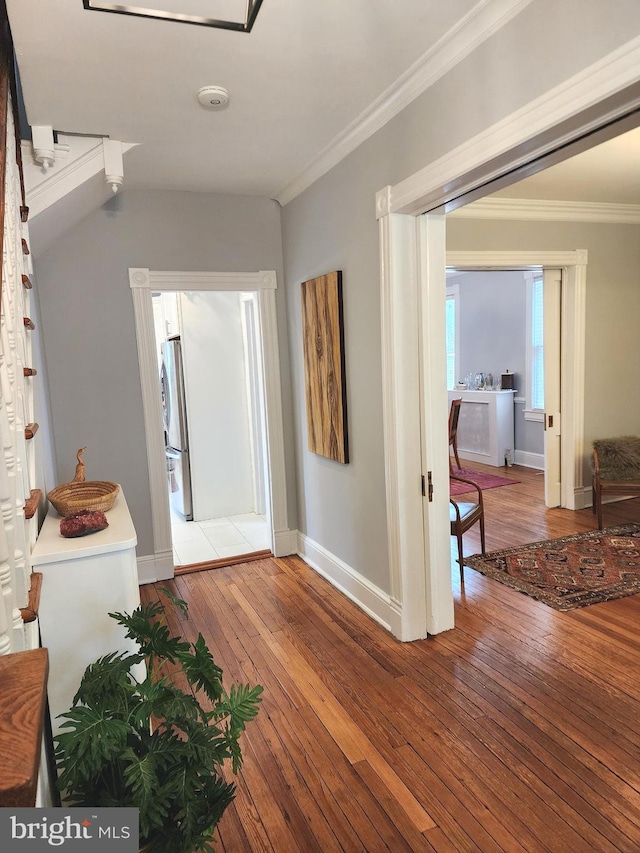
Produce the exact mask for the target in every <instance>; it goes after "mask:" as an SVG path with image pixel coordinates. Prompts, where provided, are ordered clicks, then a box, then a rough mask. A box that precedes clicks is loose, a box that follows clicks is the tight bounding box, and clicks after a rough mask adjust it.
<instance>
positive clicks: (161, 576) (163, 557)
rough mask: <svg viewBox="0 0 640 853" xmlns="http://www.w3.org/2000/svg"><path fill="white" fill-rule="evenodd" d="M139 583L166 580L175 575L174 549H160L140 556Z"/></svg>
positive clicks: (138, 560)
mask: <svg viewBox="0 0 640 853" xmlns="http://www.w3.org/2000/svg"><path fill="white" fill-rule="evenodd" d="M136 562H137V565H138V585H139V586H142V585H143V584H147V583H156V581H166V580H169V579H170V578H172V577H173V551H158V552H157V553H156V554H150V555H147V556H145V557H138V559H137V561H136Z"/></svg>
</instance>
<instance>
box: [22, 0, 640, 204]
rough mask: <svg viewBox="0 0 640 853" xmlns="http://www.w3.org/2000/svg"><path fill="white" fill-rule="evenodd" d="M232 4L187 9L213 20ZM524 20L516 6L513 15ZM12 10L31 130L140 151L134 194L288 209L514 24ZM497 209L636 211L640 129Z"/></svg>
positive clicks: (373, 14)
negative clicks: (206, 23)
mask: <svg viewBox="0 0 640 853" xmlns="http://www.w3.org/2000/svg"><path fill="white" fill-rule="evenodd" d="M238 2H240V0H189V2H188V3H187V4H186V5H187V6H188V7H189V10H193V11H194V12H200V13H205V12H207V13H208V12H210V11H213V12H217V11H222V12H224V11H225V7H229V5H230V4H233V3H236V4H237V3H238ZM144 4H146V5H147V6H155V7H157V8H163V9H167V8H173V9H177V8H180V7H181V6H182V7H183V8H184V7H185V3H184V2H182V0H144ZM221 4H222V5H221ZM492 4H495V5H494V9H495V15H494V19H491V18H490V16H489V12H490V7H491V5H492ZM140 5H143V3H142V2H141V3H140ZM521 7H522V3H521V2H517V0H513V2H512V7H511V8H512V12H514V13H515V12H517V11H518V10H519V9H520V8H521ZM7 8H8V12H9V18H10V23H11V28H12V34H13V38H14V43H15V48H16V55H17V59H18V66H19V71H20V77H21V84H22V90H23V95H24V101H25V107H26V112H27V120H28V122H29V124H31V125H39V124H44V125H51V126H53V128H54V129H55V130H57V131H60V132H67V133H81V134H95V135H104V136H110V137H111V138H113V139H119V140H121V141H123V142H132V143H140V144H139V145H138V146H137V147H135V148H134V149H133V150H131V151H130V152H129V153H128V154H127V155H126V158H125V186H126V187H148V188H156V189H181V190H189V191H197V192H218V193H232V194H245V195H260V196H267V197H271V198H278V199H280V200H281V201H286V200H288V198H290V197H292V196H293V194H294V192H293V191H292V190H291V187H293V186H298V187H299V188H303V187H304V178H303V176H305V175H307V176H310V177H309V178H308V179H307V183H310V182H311V180H312V179H313V177H314V174H315V177H317V176H318V175H319V174H321V173H322V169H321V167H319V166H318V164H319V163H322V162H323V158H324V161H325V163H326V162H328V163H329V165H328V166H326V168H328V167H329V166H330V165H332V163H330V162H329V161H328V160H327V152H330V151H332V150H333V151H342V154H343V155H344V153H347V150H346V149H345V145H344V142H345V140H349V139H351V140H352V141H353V138H355V136H357V133H355V131H354V128H356V129H357V128H358V127H361V128H366V127H368V126H369V125H371V124H372V122H373V118H376V117H377V118H378V121H379V122H380V121H381V119H380V118H379V115H378V114H379V113H380V111H381V109H382V107H383V106H385V105H387V106H388V105H389V104H392V103H394V102H395V103H396V104H399V106H397V109H399V108H400V107H401V105H402V104H403V103H406V102H408V100H407V99H410V97H413V96H415V94H418V93H419V91H420V89H419V87H417V86H416V83H415V80H416V75H417V74H418V72H419V71H420V69H421V68H426V67H427V66H428V63H429V62H431V63H432V64H431V66H428V67H429V70H430V73H431V74H432V76H433V68H434V67H435V66H434V64H433V63H436V65H437V62H436V58H437V56H438V51H440V52H441V54H445V52H446V50H447V49H450V50H451V49H452V46H455V47H456V49H457V50H458V54H457V55H458V56H462V55H464V49H463V46H464V44H465V43H466V44H467V48H468V49H469V50H470V49H471V47H472V45H473V44H474V43H477V39H478V36H479V33H480V32H484V34H485V37H486V35H487V34H490V32H492V31H493V30H492V29H491V26H493V27H494V28H495V27H496V26H497V25H498V24H499V23H504V19H505V17H504V15H505V13H504V9H505V4H504V0H502V2H501V3H500V4H499V3H498V0H447V2H446V3H443V2H441V0H393V2H389V0H319V1H318V0H317V2H313V0H307V2H300V0H264V2H263V5H262V9H261V11H260V13H259V15H258V18H257V20H256V23H255V26H254V28H253V30H252V32H251V33H249V34H247V33H239V32H232V31H227V30H217V29H212V28H209V27H200V26H193V25H188V24H182V23H173V22H168V21H157V20H149V19H144V18H134V17H129V16H125V15H117V14H107V13H103V12H96V11H88V10H85V9H84V7H83V3H82V0H46V2H43V0H7ZM498 11H499V12H500V14H501V15H502V17H501V18H500V17H499V16H498ZM483 27H484V30H483V29H482V28H483ZM474 39H475V42H474ZM465 40H466V42H465ZM442 67H444V65H442ZM412 75H413V76H412ZM408 81H411V86H409V82H408ZM205 85H219V86H224V87H225V88H227V89H228V91H229V93H230V103H229V105H228V107H227V108H226V109H224V110H221V111H218V112H210V111H205V110H203V109H202V108H201V107H200V106H199V105H198V103H197V100H196V95H197V92H198V90H199V89H200V88H201V87H203V86H205ZM403 86H404V90H409V89H410V91H411V93H410V94H407V93H406V91H404V92H403ZM403 97H404V100H403ZM397 109H396V111H397ZM376 111H377V112H376ZM385 115H387V116H388V117H390V114H389V112H387V113H385ZM372 130H375V127H373V128H372ZM372 130H371V131H370V132H372ZM368 132H369V131H367V133H368ZM354 133H355V136H354ZM350 134H351V136H350ZM364 138H366V135H365V136H362V135H361V136H360V141H362V139H364ZM329 160H330V158H329ZM336 162H337V160H336ZM496 196H502V197H511V198H537V199H558V200H565V201H566V200H571V201H591V202H603V201H604V202H615V203H619V204H639V203H640V130H635V131H631V132H630V133H628V134H626V135H624V136H621V137H618V138H616V139H613V140H611V141H609V142H607V143H604V144H603V145H601V146H599V147H598V148H594V149H592V150H590V151H587V152H585V153H583V154H580V155H577V156H576V157H574V158H572V159H571V160H568V161H566V162H565V163H561V164H560V165H557V166H553V167H551V168H549V169H547V170H545V171H544V172H540V173H538V174H537V175H534V176H533V177H530V178H527V179H526V180H524V181H521V182H520V183H518V184H514V185H513V186H511V187H508V188H507V189H504V190H501V191H500V192H499V193H496Z"/></svg>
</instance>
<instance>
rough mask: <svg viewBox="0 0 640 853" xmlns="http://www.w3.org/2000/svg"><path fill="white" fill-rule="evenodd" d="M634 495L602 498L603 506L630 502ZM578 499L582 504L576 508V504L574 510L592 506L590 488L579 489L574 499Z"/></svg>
mask: <svg viewBox="0 0 640 853" xmlns="http://www.w3.org/2000/svg"><path fill="white" fill-rule="evenodd" d="M635 497H636V495H609V497H608V498H603V499H602V503H603V504H615V503H618V502H619V501H632V500H633V499H634V498H635ZM578 498H579V499H580V500H581V502H582V506H578V505H577V503H576V509H586V508H587V507H590V506H593V492H592V491H591V486H583V487H582V488H581V489H578V490H577V491H576V499H578Z"/></svg>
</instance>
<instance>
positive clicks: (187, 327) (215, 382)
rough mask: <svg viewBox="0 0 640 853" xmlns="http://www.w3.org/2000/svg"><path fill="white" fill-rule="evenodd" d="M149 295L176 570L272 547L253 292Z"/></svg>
mask: <svg viewBox="0 0 640 853" xmlns="http://www.w3.org/2000/svg"><path fill="white" fill-rule="evenodd" d="M152 302H153V316H154V331H155V344H156V354H157V359H158V376H159V381H160V386H161V396H162V410H163V420H164V437H165V445H166V463H167V487H168V492H169V506H170V511H171V533H172V542H173V560H174V564H175V566H176V570H177V569H178V567H180V571H181V572H184V571H186V567H189V569H190V570H195V569H196V568H197V569H198V570H200V569H203V568H205V567H213V566H217V565H222V564H224V563H225V562H226V561H231V560H233V561H235V560H236V559H239V558H240V557H242V558H244V559H249V558H252V559H255V558H256V557H258V556H264V555H265V554H270V553H271V551H270V545H271V540H270V536H269V532H268V528H269V525H268V520H267V510H268V504H269V502H268V497H267V495H268V479H267V473H266V471H267V466H266V463H265V455H266V436H265V418H264V388H263V380H262V377H263V371H262V364H261V359H260V342H259V327H258V325H257V324H256V323H255V307H256V302H257V297H256V294H255V293H238V292H236V291H208V292H207V291H182V292H176V291H165V292H161V291H156V292H154V293H153V294H152Z"/></svg>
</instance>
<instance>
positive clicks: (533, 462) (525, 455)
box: [513, 450, 544, 471]
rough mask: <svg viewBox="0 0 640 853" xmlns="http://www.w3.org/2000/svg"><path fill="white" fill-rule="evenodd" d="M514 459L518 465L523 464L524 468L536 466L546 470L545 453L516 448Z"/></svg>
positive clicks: (540, 469) (539, 469) (538, 468)
mask: <svg viewBox="0 0 640 853" xmlns="http://www.w3.org/2000/svg"><path fill="white" fill-rule="evenodd" d="M513 461H514V463H515V464H516V465H522V466H523V467H524V468H536V469H537V470H538V471H544V453H529V452H528V451H527V450H516V451H515V453H514V455H513Z"/></svg>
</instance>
